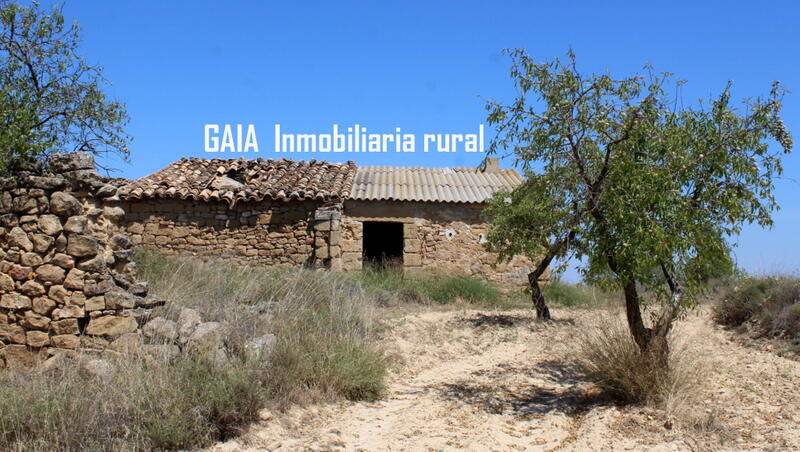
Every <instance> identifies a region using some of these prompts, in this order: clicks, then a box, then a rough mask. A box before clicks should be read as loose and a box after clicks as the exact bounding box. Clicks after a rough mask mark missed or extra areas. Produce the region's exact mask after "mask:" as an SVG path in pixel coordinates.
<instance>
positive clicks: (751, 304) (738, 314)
mask: <svg viewBox="0 0 800 452" xmlns="http://www.w3.org/2000/svg"><path fill="white" fill-rule="evenodd" d="M773 285H774V281H773V280H772V279H769V278H745V279H742V280H741V281H740V282H739V283H738V284H737V285H736V287H734V289H733V291H731V292H730V293H728V294H727V295H726V296H725V297H723V298H722V299H721V300H720V301H719V303H717V305H716V306H715V307H714V312H713V317H714V321H716V322H717V323H719V324H720V325H724V326H728V327H737V326H739V325H741V324H743V323H744V322H746V321H748V320H750V319H751V318H752V317H753V316H755V315H756V314H757V313H758V312H760V311H761V309H762V305H763V303H764V300H765V299H766V298H767V293H768V291H769V290H770V288H771V287H772V286H773Z"/></svg>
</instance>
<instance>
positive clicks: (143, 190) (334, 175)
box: [118, 158, 356, 205]
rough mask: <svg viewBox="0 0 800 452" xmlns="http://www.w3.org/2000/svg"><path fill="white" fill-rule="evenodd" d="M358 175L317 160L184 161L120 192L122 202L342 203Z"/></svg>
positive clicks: (349, 165) (347, 167)
mask: <svg viewBox="0 0 800 452" xmlns="http://www.w3.org/2000/svg"><path fill="white" fill-rule="evenodd" d="M355 174H356V166H355V163H354V162H352V161H351V162H347V163H328V162H323V161H317V160H310V161H308V162H306V161H299V160H288V159H280V160H271V159H270V160H265V159H260V158H259V159H252V160H246V159H230V160H226V159H210V160H207V159H198V158H190V159H187V158H182V159H181V160H179V161H177V162H175V163H172V164H170V165H169V166H167V167H166V168H163V169H162V170H160V171H158V172H156V173H153V174H151V175H149V176H145V177H143V178H141V179H137V180H135V181H133V182H131V183H129V184H127V185H124V186H122V187H120V189H119V191H118V194H119V197H120V199H127V200H133V199H141V198H178V199H192V200H203V201H219V200H222V201H226V202H227V203H228V204H229V205H234V204H235V203H237V202H239V201H261V200H263V199H273V200H277V199H280V200H286V199H316V200H330V199H343V198H346V197H348V195H349V194H350V187H351V186H352V184H353V178H354V177H355Z"/></svg>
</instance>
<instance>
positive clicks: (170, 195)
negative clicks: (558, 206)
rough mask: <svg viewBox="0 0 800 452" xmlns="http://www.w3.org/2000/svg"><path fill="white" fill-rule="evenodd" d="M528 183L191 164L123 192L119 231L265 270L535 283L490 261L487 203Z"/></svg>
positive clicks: (510, 176)
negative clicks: (388, 272) (390, 272)
mask: <svg viewBox="0 0 800 452" xmlns="http://www.w3.org/2000/svg"><path fill="white" fill-rule="evenodd" d="M521 182H522V178H521V177H520V175H519V174H518V173H517V172H516V171H514V170H511V169H500V168H499V167H498V161H497V160H496V159H490V160H489V161H488V164H487V165H486V168H485V169H484V170H479V169H475V168H421V167H390V166H365V167H357V166H356V164H355V163H354V162H348V163H328V162H324V161H319V160H311V161H295V160H287V159H280V160H265V159H254V160H246V159H235V160H234V159H232V160H224V159H197V158H190V159H186V158H183V159H181V160H180V161H177V162H174V163H172V164H170V165H169V166H167V167H165V168H163V169H162V170H160V171H158V172H156V173H154V174H151V175H149V176H146V177H143V178H141V179H138V180H135V181H132V182H130V183H128V184H125V185H123V186H121V187H120V188H119V190H118V191H117V196H115V197H114V198H112V199H110V200H106V203H107V204H116V206H118V207H121V208H122V210H124V211H125V215H124V216H123V217H122V218H121V219H120V220H119V222H118V227H119V228H121V230H123V231H124V232H127V233H128V234H129V236H130V237H131V239H132V241H133V243H134V244H137V245H146V246H152V247H156V248H158V249H159V250H161V251H162V252H165V253H168V254H184V255H193V256H200V257H207V258H210V257H224V258H231V259H234V260H236V261H239V262H242V263H247V264H257V265H297V266H300V265H302V266H308V267H312V268H329V269H332V270H345V271H353V270H359V269H361V268H362V267H363V266H364V265H365V264H366V263H368V262H373V263H377V264H379V265H387V263H392V264H394V265H397V266H402V268H403V270H404V271H407V272H430V273H451V274H453V273H455V274H468V275H474V276H478V277H482V278H484V279H487V280H490V281H493V282H496V283H500V284H504V285H524V284H527V274H528V273H529V272H530V262H529V261H528V260H527V259H525V258H522V257H518V258H515V259H514V260H512V261H511V262H509V263H500V264H498V265H495V264H497V262H496V256H494V255H492V254H490V253H488V252H486V251H485V250H484V248H483V246H482V243H483V242H484V241H485V231H486V227H487V224H486V219H485V218H482V217H481V211H482V209H483V207H484V205H485V204H484V203H485V201H486V200H487V198H488V197H489V196H491V194H492V193H494V192H496V191H498V190H510V189H513V188H514V187H515V186H517V185H518V184H520V183H521Z"/></svg>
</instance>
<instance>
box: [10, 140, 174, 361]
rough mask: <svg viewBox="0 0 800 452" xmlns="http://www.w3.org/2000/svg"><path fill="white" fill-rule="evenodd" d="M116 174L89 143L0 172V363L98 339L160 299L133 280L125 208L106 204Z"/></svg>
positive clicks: (105, 340)
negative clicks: (119, 227)
mask: <svg viewBox="0 0 800 452" xmlns="http://www.w3.org/2000/svg"><path fill="white" fill-rule="evenodd" d="M110 182H113V181H111V180H109V179H106V178H103V177H101V176H99V175H98V174H97V173H96V172H95V166H94V160H93V159H92V157H91V155H90V154H87V153H76V154H70V155H56V156H54V157H53V158H52V159H51V162H50V167H49V169H48V170H47V171H41V172H38V173H34V172H19V173H17V174H13V175H12V177H11V178H6V179H0V367H3V366H8V367H17V366H27V365H30V364H34V363H36V362H37V361H40V360H43V359H46V358H47V357H49V356H51V355H54V354H56V353H58V351H59V350H74V349H76V348H79V347H80V348H82V349H85V350H91V349H97V350H99V349H102V348H104V347H106V346H108V345H109V344H110V343H111V341H113V340H114V339H116V338H117V337H119V336H121V335H124V334H126V333H132V332H135V331H137V329H138V327H139V324H140V323H141V322H142V320H143V319H144V318H145V317H146V316H147V314H148V313H149V308H151V307H153V306H155V305H157V304H160V303H162V301H161V300H159V299H158V298H156V297H154V296H152V295H150V296H148V294H147V291H148V290H147V289H148V288H147V284H146V283H140V282H136V281H135V279H134V273H133V270H134V267H133V264H132V263H130V262H129V261H128V259H129V257H130V254H131V252H132V251H131V245H132V244H131V242H130V240H129V238H128V237H127V236H126V235H125V234H112V233H111V231H113V230H114V229H115V228H114V222H115V221H117V220H118V219H119V218H120V217H121V216H122V215H123V214H124V212H122V210H121V209H119V208H115V207H110V206H106V207H101V206H102V199H104V198H108V197H112V196H114V195H115V193H116V189H117V187H116V186H115V185H114V184H113V183H110Z"/></svg>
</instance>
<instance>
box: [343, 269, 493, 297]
mask: <svg viewBox="0 0 800 452" xmlns="http://www.w3.org/2000/svg"><path fill="white" fill-rule="evenodd" d="M345 277H346V278H351V279H353V280H354V281H357V282H358V283H360V284H362V285H364V286H365V287H368V288H373V289H380V290H384V291H388V292H389V293H388V294H387V295H388V296H391V297H395V298H397V299H398V300H399V301H404V302H417V303H419V302H422V303H424V302H435V303H439V304H448V303H454V302H456V301H461V302H465V303H472V304H478V305H482V306H493V305H498V304H502V303H503V302H505V301H507V300H506V299H507V298H508V296H507V295H505V294H502V293H500V291H499V290H497V289H496V288H495V287H493V286H492V285H491V284H489V283H487V282H486V281H483V280H481V279H478V278H475V277H471V276H466V275H426V276H422V275H420V276H408V275H407V274H404V273H403V271H402V270H396V269H392V268H386V269H382V268H371V267H367V268H365V269H364V270H362V271H361V272H360V273H354V274H351V275H346V276H345Z"/></svg>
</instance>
